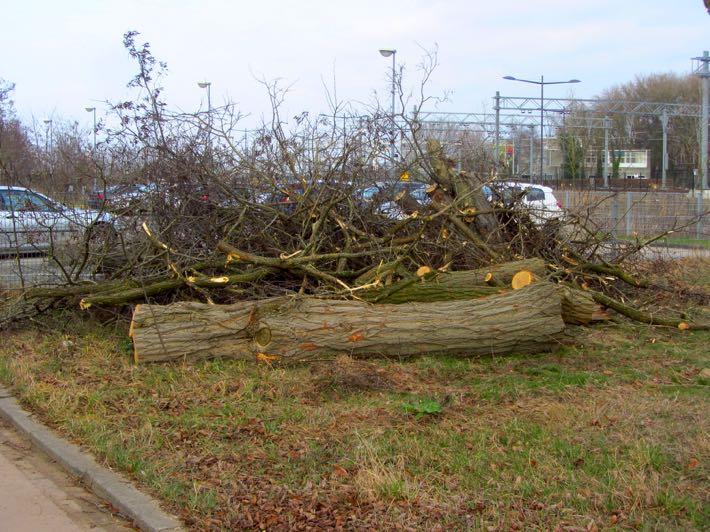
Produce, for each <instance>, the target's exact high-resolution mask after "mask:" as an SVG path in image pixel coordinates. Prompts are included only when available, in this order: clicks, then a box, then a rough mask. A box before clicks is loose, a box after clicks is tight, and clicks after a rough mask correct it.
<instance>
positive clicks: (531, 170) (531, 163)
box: [528, 125, 535, 181]
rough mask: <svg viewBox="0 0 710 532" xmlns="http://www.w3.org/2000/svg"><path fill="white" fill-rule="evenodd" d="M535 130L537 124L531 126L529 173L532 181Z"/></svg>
mask: <svg viewBox="0 0 710 532" xmlns="http://www.w3.org/2000/svg"><path fill="white" fill-rule="evenodd" d="M534 131H535V126H533V125H531V126H530V150H529V151H528V164H529V166H530V168H529V170H528V173H529V174H530V175H529V178H530V181H532V172H533V132H534Z"/></svg>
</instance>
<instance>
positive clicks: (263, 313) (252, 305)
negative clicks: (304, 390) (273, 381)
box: [130, 283, 564, 362]
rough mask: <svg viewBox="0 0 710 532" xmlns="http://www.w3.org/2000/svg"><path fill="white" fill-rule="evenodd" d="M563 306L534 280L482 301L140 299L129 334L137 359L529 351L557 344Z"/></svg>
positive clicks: (549, 287)
mask: <svg viewBox="0 0 710 532" xmlns="http://www.w3.org/2000/svg"><path fill="white" fill-rule="evenodd" d="M560 311H561V298H560V288H559V287H558V286H556V285H553V284H552V283H535V284H533V285H531V286H529V287H526V288H523V289H521V290H516V291H512V292H509V293H506V294H502V295H496V296H491V297H488V298H484V299H473V300H460V301H441V302H437V303H409V304H403V305H372V304H369V303H364V302H361V301H346V300H328V299H316V298H313V297H284V298H275V299H268V300H262V301H251V302H242V303H238V304H233V305H207V304H202V303H189V302H183V303H174V304H172V305H165V306H160V305H139V306H137V307H136V309H135V311H134V314H133V321H132V323H131V333H130V334H131V336H132V338H133V345H134V359H135V361H136V362H151V361H166V360H180V359H187V360H194V359H201V358H212V357H230V358H236V359H244V360H268V361H278V362H300V361H308V360H313V359H323V358H331V357H334V356H337V355H340V354H348V355H351V356H356V357H376V356H385V357H402V356H413V355H418V354H422V353H430V354H451V355H459V356H471V355H484V354H506V353H514V352H515V353H533V352H539V351H544V350H548V349H549V348H550V347H551V346H553V345H555V336H556V335H557V334H558V333H560V332H561V331H562V329H563V328H564V322H563V321H562V318H561V316H560Z"/></svg>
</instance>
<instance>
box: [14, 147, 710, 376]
mask: <svg viewBox="0 0 710 532" xmlns="http://www.w3.org/2000/svg"><path fill="white" fill-rule="evenodd" d="M420 163H421V164H420V165H419V166H418V167H416V168H410V169H409V171H410V172H411V173H413V174H415V175H416V176H417V177H418V179H419V181H420V183H421V187H419V190H421V189H422V188H423V187H426V188H425V191H426V196H424V197H422V196H421V195H418V196H419V197H417V196H415V194H413V193H412V190H415V191H416V190H417V189H416V188H415V186H414V185H413V184H412V183H411V182H402V181H401V180H398V179H397V180H395V179H390V180H389V181H373V180H372V176H368V177H369V178H370V180H369V181H368V180H367V179H365V177H364V176H363V175H357V173H356V172H352V173H345V174H339V175H338V176H337V178H335V177H332V178H331V179H325V180H322V179H306V178H305V177H302V178H301V179H299V180H298V181H295V182H293V181H292V182H288V183H283V184H282V183H277V182H273V186H272V187H271V188H269V187H258V186H255V187H253V188H252V189H250V191H249V194H239V193H234V190H238V189H236V188H232V189H231V191H232V193H231V194H229V195H227V194H219V191H216V193H214V192H213V194H211V195H210V196H209V197H210V201H201V202H199V203H195V202H194V201H190V199H189V198H177V199H176V197H175V195H174V192H171V193H170V194H168V195H166V194H164V195H162V196H161V195H153V196H151V197H148V198H146V202H147V203H146V205H145V206H144V208H141V209H137V210H136V212H135V213H134V215H133V217H132V218H131V222H132V223H133V225H138V221H139V219H143V222H142V224H141V231H140V237H137V236H135V235H134V237H133V238H130V237H129V236H128V235H122V236H123V240H122V242H121V244H120V245H117V246H115V248H114V251H113V252H112V253H110V254H107V255H105V256H103V257H102V259H103V261H104V267H105V268H106V269H107V270H108V273H107V275H106V277H105V278H104V279H103V280H99V281H96V282H92V283H79V284H71V285H66V286H61V287H53V288H34V289H29V290H28V291H27V292H26V293H25V294H24V297H25V298H26V299H27V300H30V301H38V302H43V304H45V305H46V304H47V302H48V301H49V302H53V303H54V304H59V305H69V306H74V305H77V306H78V307H80V308H81V309H84V310H87V309H94V308H105V307H125V306H133V305H136V306H135V309H134V312H133V316H132V321H131V329H130V334H131V336H132V338H133V341H134V346H135V349H134V358H135V360H136V361H164V360H174V359H183V358H190V359H197V358H205V357H216V356H226V357H236V358H243V359H252V360H261V361H265V362H270V363H273V362H276V361H278V362H293V361H305V360H312V359H322V358H323V357H334V356H337V355H340V354H348V355H353V356H362V357H367V356H388V357H392V356H398V357H406V356H412V355H416V354H419V353H425V352H426V353H447V354H457V355H462V356H470V355H475V354H502V353H510V352H536V351H541V350H547V349H551V348H553V347H554V346H555V345H558V344H559V342H560V341H561V338H562V333H563V331H564V329H565V327H566V325H568V324H574V325H587V324H592V323H596V322H600V321H605V320H607V319H609V314H608V313H607V309H612V310H614V311H615V312H617V313H621V314H623V315H625V316H626V317H628V318H631V319H633V320H637V321H641V322H644V323H649V324H658V325H665V326H672V327H678V328H681V329H690V328H703V327H707V325H704V324H697V323H692V322H689V321H687V320H684V319H681V318H675V317H659V316H655V315H651V314H648V313H645V312H642V311H641V310H639V309H635V308H633V307H632V306H630V305H628V304H626V303H624V302H623V294H624V292H623V291H621V290H619V285H620V284H623V285H625V286H626V290H629V289H635V290H638V289H643V288H645V287H647V286H648V284H649V283H648V281H646V280H644V279H637V278H635V277H634V276H632V275H631V274H629V273H627V272H626V271H625V270H624V269H623V268H622V267H621V265H619V264H615V263H614V261H613V260H610V259H609V258H608V257H605V256H604V252H603V250H604V249H606V248H605V245H604V244H605V242H604V236H603V235H602V236H599V232H598V231H596V230H592V229H591V228H588V227H586V226H584V225H582V224H581V223H580V222H579V220H575V219H572V218H569V219H565V218H562V219H555V220H549V221H547V222H546V223H544V224H543V223H540V222H539V220H538V221H536V220H535V219H534V213H531V212H530V210H529V209H527V208H525V206H524V204H522V203H521V202H520V201H519V200H520V198H513V200H512V201H508V202H504V201H503V200H502V198H501V199H496V197H487V196H486V194H484V186H485V185H487V184H488V182H487V181H484V180H481V179H480V178H478V177H476V176H474V175H469V174H467V173H466V172H463V171H457V170H454V164H453V161H451V160H450V159H449V158H447V157H446V155H445V154H444V152H443V150H442V147H441V145H440V144H439V143H438V142H436V141H433V140H431V141H429V142H428V144H427V149H426V156H425V157H423V158H422V159H421V160H420ZM256 169H259V166H258V165H254V166H253V167H252V170H256ZM350 170H351V171H352V168H351V169H350ZM262 183H263V181H262ZM169 190H171V191H174V190H176V189H175V188H174V187H173V188H169ZM373 191H374V193H373ZM388 192H389V195H387V194H388ZM378 194H380V195H382V197H380V198H377V197H376V196H377V195H378ZM170 209H172V210H170ZM186 210H187V211H188V212H189V219H190V220H191V222H192V224H191V225H190V226H186V225H185V224H184V217H185V216H187V214H186V212H185V211H186ZM176 221H177V222H176ZM570 228H572V229H570ZM570 235H571V236H570ZM111 263H113V264H114V266H113V271H111V270H110V266H111ZM116 265H117V266H116Z"/></svg>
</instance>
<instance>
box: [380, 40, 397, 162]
mask: <svg viewBox="0 0 710 532" xmlns="http://www.w3.org/2000/svg"><path fill="white" fill-rule="evenodd" d="M380 55H381V56H382V57H392V109H391V119H392V124H391V127H392V131H391V132H390V158H391V160H392V166H394V158H395V157H396V152H395V146H394V144H395V139H394V136H395V122H394V95H395V89H396V85H397V79H396V76H397V74H396V65H395V57H396V56H397V50H394V49H392V50H388V49H384V50H380Z"/></svg>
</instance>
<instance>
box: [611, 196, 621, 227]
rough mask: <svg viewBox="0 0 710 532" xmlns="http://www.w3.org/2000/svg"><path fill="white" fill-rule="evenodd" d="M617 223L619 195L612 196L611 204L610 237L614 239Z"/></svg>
mask: <svg viewBox="0 0 710 532" xmlns="http://www.w3.org/2000/svg"><path fill="white" fill-rule="evenodd" d="M618 223H619V195H618V194H614V200H613V201H612V202H611V236H613V237H614V238H616V236H617V230H616V225H617V224H618Z"/></svg>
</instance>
